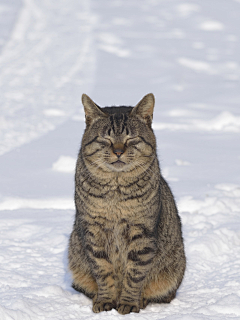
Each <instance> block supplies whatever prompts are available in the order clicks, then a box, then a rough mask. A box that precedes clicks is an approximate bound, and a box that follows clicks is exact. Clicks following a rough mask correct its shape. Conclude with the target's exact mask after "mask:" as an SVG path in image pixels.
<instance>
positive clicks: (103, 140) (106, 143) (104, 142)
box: [97, 137, 112, 147]
mask: <svg viewBox="0 0 240 320" xmlns="http://www.w3.org/2000/svg"><path fill="white" fill-rule="evenodd" d="M97 141H98V142H99V143H101V145H102V146H105V147H110V146H111V145H112V141H111V140H110V139H107V138H100V137H98V139H97Z"/></svg>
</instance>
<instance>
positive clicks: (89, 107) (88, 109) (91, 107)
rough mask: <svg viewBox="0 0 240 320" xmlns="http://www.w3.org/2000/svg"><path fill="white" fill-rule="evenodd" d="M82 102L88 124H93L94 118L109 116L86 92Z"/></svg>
mask: <svg viewBox="0 0 240 320" xmlns="http://www.w3.org/2000/svg"><path fill="white" fill-rule="evenodd" d="M82 104H83V107H84V111H85V118H86V124H87V125H89V124H91V123H92V122H93V121H94V120H97V119H99V118H102V117H104V118H105V117H107V115H106V114H105V113H104V112H103V111H102V110H101V108H100V107H99V106H98V105H97V104H96V103H94V102H93V101H92V99H90V98H89V96H87V95H86V94H83V95H82Z"/></svg>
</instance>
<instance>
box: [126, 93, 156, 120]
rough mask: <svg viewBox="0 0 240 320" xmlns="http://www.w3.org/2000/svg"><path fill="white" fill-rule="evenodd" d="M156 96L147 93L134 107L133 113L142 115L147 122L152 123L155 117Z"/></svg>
mask: <svg viewBox="0 0 240 320" xmlns="http://www.w3.org/2000/svg"><path fill="white" fill-rule="evenodd" d="M154 104H155V98H154V95H153V94H152V93H149V94H147V95H146V96H144V97H143V98H142V100H141V101H140V102H138V104H137V105H136V107H134V108H133V109H132V112H131V114H132V115H138V116H140V117H141V118H142V119H143V120H144V121H146V123H147V124H149V125H151V123H152V119H153V109H154Z"/></svg>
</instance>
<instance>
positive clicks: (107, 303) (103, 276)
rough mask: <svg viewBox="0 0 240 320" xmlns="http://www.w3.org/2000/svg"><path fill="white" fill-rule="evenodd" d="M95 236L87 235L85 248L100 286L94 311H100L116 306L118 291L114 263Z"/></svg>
mask: <svg viewBox="0 0 240 320" xmlns="http://www.w3.org/2000/svg"><path fill="white" fill-rule="evenodd" d="M96 229H97V227H96ZM95 238H96V237H95ZM95 238H94V237H93V235H91V233H89V234H88V235H87V236H86V244H85V250H86V253H87V256H88V261H89V263H90V268H91V270H92V274H93V277H94V278H95V281H96V283H97V287H98V289H97V294H96V295H95V297H94V299H93V312H96V313H98V312H101V311H109V310H111V309H113V308H116V301H117V293H116V290H115V285H114V284H115V280H114V274H113V264H112V262H111V260H110V258H109V255H108V253H107V251H106V250H105V246H104V245H102V244H103V243H102V241H100V239H98V240H99V241H95V240H96V239H95Z"/></svg>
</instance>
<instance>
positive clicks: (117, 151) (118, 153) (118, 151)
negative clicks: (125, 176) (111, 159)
mask: <svg viewBox="0 0 240 320" xmlns="http://www.w3.org/2000/svg"><path fill="white" fill-rule="evenodd" d="M113 152H114V153H115V154H116V156H117V157H118V158H120V156H121V155H122V154H123V152H124V151H123V150H122V149H114V150H113Z"/></svg>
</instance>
